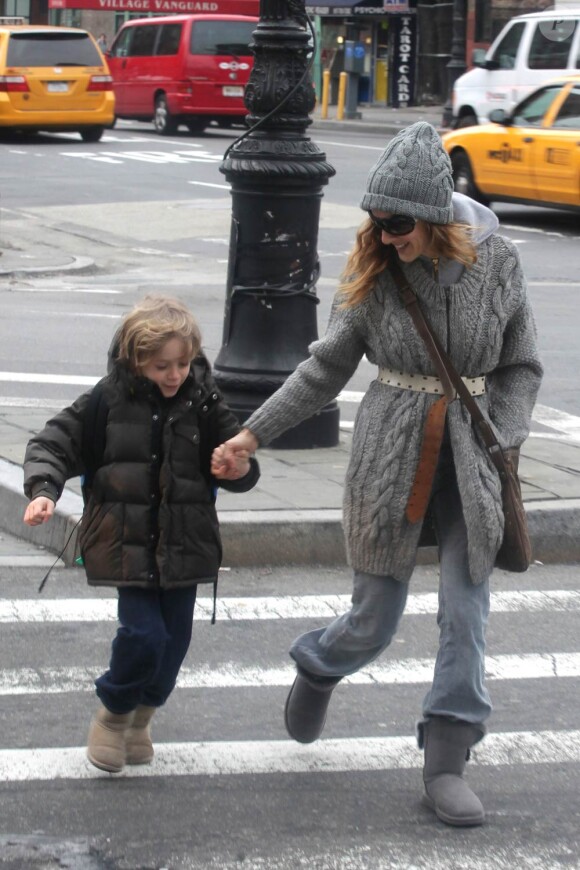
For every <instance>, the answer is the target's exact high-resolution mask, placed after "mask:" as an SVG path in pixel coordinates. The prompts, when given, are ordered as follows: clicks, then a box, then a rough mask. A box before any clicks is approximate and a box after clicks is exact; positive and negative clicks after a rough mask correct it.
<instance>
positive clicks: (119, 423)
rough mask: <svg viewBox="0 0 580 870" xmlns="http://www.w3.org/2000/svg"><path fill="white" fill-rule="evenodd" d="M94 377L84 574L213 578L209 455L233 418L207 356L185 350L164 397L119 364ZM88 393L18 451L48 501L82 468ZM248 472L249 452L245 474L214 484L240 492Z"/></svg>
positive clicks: (215, 551) (101, 578)
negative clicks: (172, 388) (174, 390)
mask: <svg viewBox="0 0 580 870" xmlns="http://www.w3.org/2000/svg"><path fill="white" fill-rule="evenodd" d="M97 387H98V389H99V390H100V391H101V398H100V399H99V401H104V402H105V403H106V408H107V415H106V436H105V443H104V452H103V458H102V464H101V465H100V467H99V468H98V469H97V470H96V472H95V474H94V477H93V478H92V483H91V488H90V496H89V498H88V501H87V504H86V506H85V510H84V514H83V519H82V525H81V532H80V542H81V552H82V556H83V560H84V563H85V569H86V573H87V579H88V582H89V584H91V585H94V586H132V585H135V586H140V587H145V588H147V587H151V588H164V589H170V588H174V587H182V586H189V585H193V584H196V583H205V582H215V580H216V578H217V573H218V568H219V565H220V562H221V556H222V548H221V541H220V535H219V527H218V519H217V514H216V510H215V507H214V500H215V499H214V487H215V484H216V483H217V481H215V480H214V479H213V478H212V476H211V473H210V459H211V454H212V451H213V449H214V447H216V446H217V445H219V444H221V443H222V442H223V441H225V440H227V439H228V438H230V437H231V436H232V435H234V434H235V433H236V432H238V431H239V429H240V426H239V424H238V421H237V419H236V418H235V417H234V415H233V414H232V412H231V411H230V410H229V408H228V407H227V405H226V403H225V402H224V400H223V398H222V396H221V395H220V393H219V390H218V389H217V387H216V384H215V382H214V380H213V377H212V376H211V372H210V368H209V364H208V362H207V360H206V359H205V357H203V356H200V357H198V358H197V359H196V360H194V363H193V364H192V367H191V371H190V374H189V376H188V378H187V380H186V381H185V383H184V384H183V386H182V387H181V389H180V390H179V393H178V394H177V396H176V397H175V399H173V400H171V401H170V402H167V401H165V400H164V399H163V397H162V396H161V393H160V391H159V389H158V387H157V386H156V385H155V384H154V383H153V382H152V381H150V380H148V379H147V378H136V377H134V376H132V375H131V374H129V373H128V372H127V371H126V369H124V368H123V367H122V366H121V365H119V364H115V365H114V366H113V370H112V371H111V373H110V374H109V375H107V376H106V377H105V378H103V379H102V381H100V382H99V385H97ZM89 397H90V391H89V392H88V393H84V394H83V395H82V396H80V397H79V398H78V399H77V400H76V402H74V404H73V405H71V406H70V407H68V408H65V409H64V410H63V411H61V412H60V413H59V414H57V416H56V417H54V418H53V419H52V420H49V422H48V423H47V424H46V426H45V428H44V430H43V431H42V432H40V434H38V435H36V436H35V437H34V438H32V439H31V440H30V442H29V444H28V447H27V449H26V456H25V461H24V491H25V493H26V495H27V496H28V497H29V498H35V497H37V496H39V495H47V496H49V497H50V498H52V499H54V500H55V501H56V500H57V498H58V497H59V496H60V494H61V492H62V489H63V487H64V484H65V482H66V480H67V479H68V478H70V477H75V476H76V475H79V474H83V473H84V472H85V471H86V470H87V463H88V460H87V459H86V452H87V450H86V444H87V438H86V433H85V436H84V437H83V426H84V422H85V420H86V419H87V409H88V407H89ZM83 453H84V454H85V457H83ZM258 478H259V468H258V464H257V462H256V461H255V460H254V459H252V462H251V469H250V471H249V473H248V474H247V475H246V477H244V478H243V479H241V480H238V481H219V485H220V486H223V487H224V488H226V489H229V490H233V491H238V492H244V491H246V490H248V489H251V487H252V486H254V484H255V483H256V481H257V480H258Z"/></svg>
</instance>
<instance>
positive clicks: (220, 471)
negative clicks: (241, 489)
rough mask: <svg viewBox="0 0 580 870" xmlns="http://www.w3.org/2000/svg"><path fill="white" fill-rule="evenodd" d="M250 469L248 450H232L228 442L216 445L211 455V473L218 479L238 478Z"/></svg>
mask: <svg viewBox="0 0 580 870" xmlns="http://www.w3.org/2000/svg"><path fill="white" fill-rule="evenodd" d="M249 470H250V454H249V451H248V450H237V451H235V452H234V451H233V450H231V449H230V448H229V447H228V444H227V443H226V444H221V445H220V446H219V447H216V449H215V450H214V452H213V454H212V457H211V473H212V474H213V476H214V477H216V478H217V479H218V480H239V479H240V478H241V477H245V476H246V474H247V473H248V471H249Z"/></svg>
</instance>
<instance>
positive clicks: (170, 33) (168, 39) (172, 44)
mask: <svg viewBox="0 0 580 870" xmlns="http://www.w3.org/2000/svg"><path fill="white" fill-rule="evenodd" d="M181 30H182V25H181V24H164V25H163V27H162V28H161V35H160V36H159V42H158V43H157V49H156V51H155V54H164V55H169V54H177V52H178V51H179V43H180V40H181Z"/></svg>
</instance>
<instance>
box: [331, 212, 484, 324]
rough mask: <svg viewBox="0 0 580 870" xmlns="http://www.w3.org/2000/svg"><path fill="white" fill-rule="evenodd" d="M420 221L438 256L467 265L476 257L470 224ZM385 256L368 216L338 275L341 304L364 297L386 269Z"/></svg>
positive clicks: (383, 246) (345, 305)
mask: <svg viewBox="0 0 580 870" xmlns="http://www.w3.org/2000/svg"><path fill="white" fill-rule="evenodd" d="M422 223H423V225H424V226H425V227H426V229H427V233H428V236H429V243H430V246H431V247H432V248H433V250H435V251H437V253H438V256H440V257H446V258H448V259H449V260H455V261H456V262H458V263H462V264H463V265H464V266H467V267H469V266H473V264H474V263H475V262H476V261H477V249H476V245H475V242H474V241H473V237H472V231H473V227H471V226H469V224H463V223H450V224H431V223H427V221H423V222H422ZM387 256H388V255H387V251H386V247H385V245H383V243H382V242H381V231H380V229H379V228H378V227H376V226H375V224H374V223H373V222H372V220H371V219H370V218H368V220H366V221H365V222H364V223H363V224H362V225H361V227H360V228H359V230H358V232H357V234H356V241H355V243H354V247H353V249H352V251H351V252H350V254H349V257H348V260H347V261H346V266H345V268H344V271H343V273H342V275H341V283H340V286H339V290H340V291H341V292H342V294H343V296H344V302H343V306H344V307H350V306H352V305H358V304H359V303H360V302H363V300H364V299H366V297H367V296H368V295H369V293H370V292H371V291H372V289H373V287H374V284H375V278H376V277H377V275H379V274H380V273H381V272H383V271H384V269H385V266H386V261H387Z"/></svg>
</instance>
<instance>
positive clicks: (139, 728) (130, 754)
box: [125, 704, 157, 764]
mask: <svg viewBox="0 0 580 870" xmlns="http://www.w3.org/2000/svg"><path fill="white" fill-rule="evenodd" d="M156 709H157V707H146V706H145V705H144V704H139V706H138V707H137V709H136V710H135V716H134V717H133V722H132V723H131V727H130V728H129V729H128V731H127V734H126V738H125V763H126V764H150V763H151V762H152V761H153V755H154V754H155V753H154V749H153V744H152V743H151V727H150V724H151V719H152V718H153V714H154V713H155V711H156Z"/></svg>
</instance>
